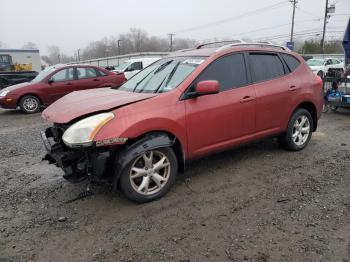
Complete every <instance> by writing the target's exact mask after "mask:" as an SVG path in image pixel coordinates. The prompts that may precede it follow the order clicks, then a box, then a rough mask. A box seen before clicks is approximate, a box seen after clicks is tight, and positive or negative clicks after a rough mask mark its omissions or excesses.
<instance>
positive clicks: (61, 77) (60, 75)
mask: <svg viewBox="0 0 350 262" xmlns="http://www.w3.org/2000/svg"><path fill="white" fill-rule="evenodd" d="M51 79H52V80H53V81H54V82H63V81H70V80H73V79H74V68H66V69H63V70H61V71H58V72H57V73H56V74H54V75H53V76H52V77H51Z"/></svg>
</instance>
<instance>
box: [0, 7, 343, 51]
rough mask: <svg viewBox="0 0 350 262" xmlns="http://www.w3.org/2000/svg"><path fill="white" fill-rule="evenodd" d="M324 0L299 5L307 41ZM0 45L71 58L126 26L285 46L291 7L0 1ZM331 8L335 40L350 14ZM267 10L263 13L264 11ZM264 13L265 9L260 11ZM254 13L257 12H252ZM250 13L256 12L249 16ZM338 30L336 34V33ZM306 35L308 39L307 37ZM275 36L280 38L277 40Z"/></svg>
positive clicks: (316, 25) (300, 29)
mask: <svg viewBox="0 0 350 262" xmlns="http://www.w3.org/2000/svg"><path fill="white" fill-rule="evenodd" d="M325 1H326V0H298V4H297V7H298V8H297V9H296V18H295V21H296V25H295V32H296V33H301V34H303V35H300V36H299V37H302V38H304V39H305V38H310V37H314V36H315V35H310V33H309V32H313V31H315V33H312V34H318V33H319V32H320V31H321V30H322V27H323V21H322V20H320V18H322V17H323V16H324V8H325ZM0 2H1V15H0V32H1V34H0V41H2V42H3V43H5V44H6V47H7V48H21V47H22V46H23V45H24V44H25V43H26V42H28V41H32V42H34V43H36V44H37V46H38V47H39V48H40V51H41V54H42V55H43V54H46V53H47V46H48V45H58V46H59V47H60V48H61V51H62V52H64V53H66V54H68V55H73V54H74V51H75V50H76V49H78V48H80V49H81V48H84V47H85V46H86V45H87V44H88V43H89V42H91V41H94V40H100V39H101V38H102V37H105V36H107V37H108V36H112V35H114V36H117V35H118V34H120V33H125V32H127V31H128V30H129V29H130V28H131V27H136V28H142V29H144V30H146V31H147V32H148V34H150V35H156V36H160V37H167V34H168V33H175V34H176V35H175V41H176V37H181V38H183V37H184V38H186V37H189V38H194V39H196V40H207V39H213V38H233V39H237V38H244V37H249V38H252V39H261V38H264V37H267V39H269V38H271V39H272V40H276V41H286V40H287V39H288V36H283V35H288V34H290V27H291V25H290V23H291V16H292V4H291V3H290V2H289V1H288V0H284V1H283V0H240V1H238V0H173V1H169V0H132V1H126V0H124V1H122V0H56V1H54V0H32V1H28V0H16V1H8V0H0ZM329 2H330V4H332V3H335V4H336V12H335V15H334V16H332V17H331V18H330V20H329V23H328V30H329V33H327V38H328V39H329V38H334V37H337V38H340V37H342V35H343V33H342V31H344V30H345V27H346V24H347V21H348V19H349V15H350V0H330V1H329ZM265 7H267V8H265ZM262 8H265V9H262ZM255 10H256V11H255ZM254 11H255V12H254ZM339 31H340V32H339ZM305 33H307V34H308V35H306V34H305ZM276 36H277V37H279V38H276Z"/></svg>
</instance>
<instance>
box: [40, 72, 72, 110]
mask: <svg viewBox="0 0 350 262" xmlns="http://www.w3.org/2000/svg"><path fill="white" fill-rule="evenodd" d="M49 81H50V82H49V83H48V87H47V89H46V90H45V93H46V94H47V97H48V103H49V104H51V103H53V102H55V101H56V100H57V99H60V98H61V97H63V96H65V95H66V94H68V93H70V92H72V91H74V68H73V67H70V68H65V69H61V70H59V71H58V72H56V73H55V74H53V75H52V76H51V78H50V79H49Z"/></svg>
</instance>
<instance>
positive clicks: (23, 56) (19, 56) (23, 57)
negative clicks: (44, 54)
mask: <svg viewBox="0 0 350 262" xmlns="http://www.w3.org/2000/svg"><path fill="white" fill-rule="evenodd" d="M0 55H10V56H11V57H12V63H13V64H16V63H17V64H30V63H31V64H32V70H33V71H37V72H40V71H41V60H40V53H39V50H30V49H0Z"/></svg>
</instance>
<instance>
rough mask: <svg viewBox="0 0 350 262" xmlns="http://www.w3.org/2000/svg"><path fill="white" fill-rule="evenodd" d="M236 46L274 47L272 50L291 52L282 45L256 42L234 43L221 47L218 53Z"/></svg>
mask: <svg viewBox="0 0 350 262" xmlns="http://www.w3.org/2000/svg"><path fill="white" fill-rule="evenodd" d="M235 46H257V47H272V48H278V49H282V50H283V51H290V49H289V48H288V47H285V46H281V45H275V44H272V43H270V42H255V43H246V42H244V43H233V44H228V45H224V46H222V47H220V48H219V49H217V50H216V52H219V51H222V50H225V49H227V48H230V47H235Z"/></svg>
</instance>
